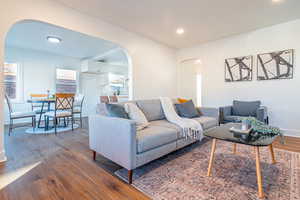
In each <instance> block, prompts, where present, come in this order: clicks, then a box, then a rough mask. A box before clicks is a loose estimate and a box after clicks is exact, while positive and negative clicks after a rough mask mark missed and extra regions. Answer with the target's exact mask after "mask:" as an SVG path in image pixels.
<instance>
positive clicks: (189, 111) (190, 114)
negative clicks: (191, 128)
mask: <svg viewBox="0 0 300 200" xmlns="http://www.w3.org/2000/svg"><path fill="white" fill-rule="evenodd" d="M175 107H176V110H177V112H178V115H179V116H180V117H185V118H194V117H199V116H200V114H199V112H198V110H197V109H196V107H195V105H194V103H193V101H192V100H190V101H188V102H185V103H180V104H175Z"/></svg>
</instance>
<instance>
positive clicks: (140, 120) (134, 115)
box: [124, 103, 149, 130]
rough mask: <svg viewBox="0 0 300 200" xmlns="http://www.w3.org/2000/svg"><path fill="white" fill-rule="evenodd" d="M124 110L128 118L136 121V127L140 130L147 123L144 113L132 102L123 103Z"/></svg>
mask: <svg viewBox="0 0 300 200" xmlns="http://www.w3.org/2000/svg"><path fill="white" fill-rule="evenodd" d="M124 108H125V111H126V112H127V113H128V116H129V119H132V120H134V121H135V122H136V129H137V130H142V129H144V128H146V127H147V126H148V125H149V122H148V120H147V118H146V116H145V115H144V113H143V112H142V111H141V110H140V109H139V108H138V107H137V106H136V105H135V104H133V103H125V105H124Z"/></svg>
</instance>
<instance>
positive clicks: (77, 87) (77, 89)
mask: <svg viewBox="0 0 300 200" xmlns="http://www.w3.org/2000/svg"><path fill="white" fill-rule="evenodd" d="M57 70H70V71H74V72H75V76H76V77H75V78H76V80H75V82H76V91H75V94H76V93H78V91H79V73H78V70H76V69H72V68H62V67H57V68H55V92H56V93H57V80H58V79H57Z"/></svg>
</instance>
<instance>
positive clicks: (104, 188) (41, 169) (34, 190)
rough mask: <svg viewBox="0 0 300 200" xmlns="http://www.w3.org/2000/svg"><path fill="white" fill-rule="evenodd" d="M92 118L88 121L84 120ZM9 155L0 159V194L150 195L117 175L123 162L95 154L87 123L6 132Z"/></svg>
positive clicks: (76, 199)
mask: <svg viewBox="0 0 300 200" xmlns="http://www.w3.org/2000/svg"><path fill="white" fill-rule="evenodd" d="M84 124H87V123H84ZM5 146H6V153H7V157H8V161H7V162H6V163H3V164H0V199H1V200H8V199H9V200H23V199H24V200H31V199H51V200H54V199H55V200H56V199H60V200H61V199H66V200H69V199H70V200H81V199H89V200H90V199H95V200H96V199H101V200H102V199H103V200H109V199H113V200H117V199H149V198H148V197H147V196H145V195H144V194H143V193H141V192H139V191H138V190H136V189H135V188H134V187H132V186H130V185H128V184H127V183H125V182H123V181H121V180H120V179H118V178H116V177H114V176H113V172H114V171H116V170H117V169H119V166H118V165H116V164H114V163H112V162H110V161H108V160H107V159H105V158H103V157H101V156H100V155H97V161H96V162H95V161H93V160H92V152H91V151H90V150H89V148H88V132H87V127H84V128H83V129H77V130H75V131H74V132H64V133H59V134H58V135H57V136H55V135H30V134H25V133H24V128H20V129H15V130H14V134H12V135H11V136H10V137H9V136H8V135H7V134H6V136H5Z"/></svg>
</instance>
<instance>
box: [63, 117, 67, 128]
mask: <svg viewBox="0 0 300 200" xmlns="http://www.w3.org/2000/svg"><path fill="white" fill-rule="evenodd" d="M64 126H65V127H67V123H66V118H65V117H64Z"/></svg>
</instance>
